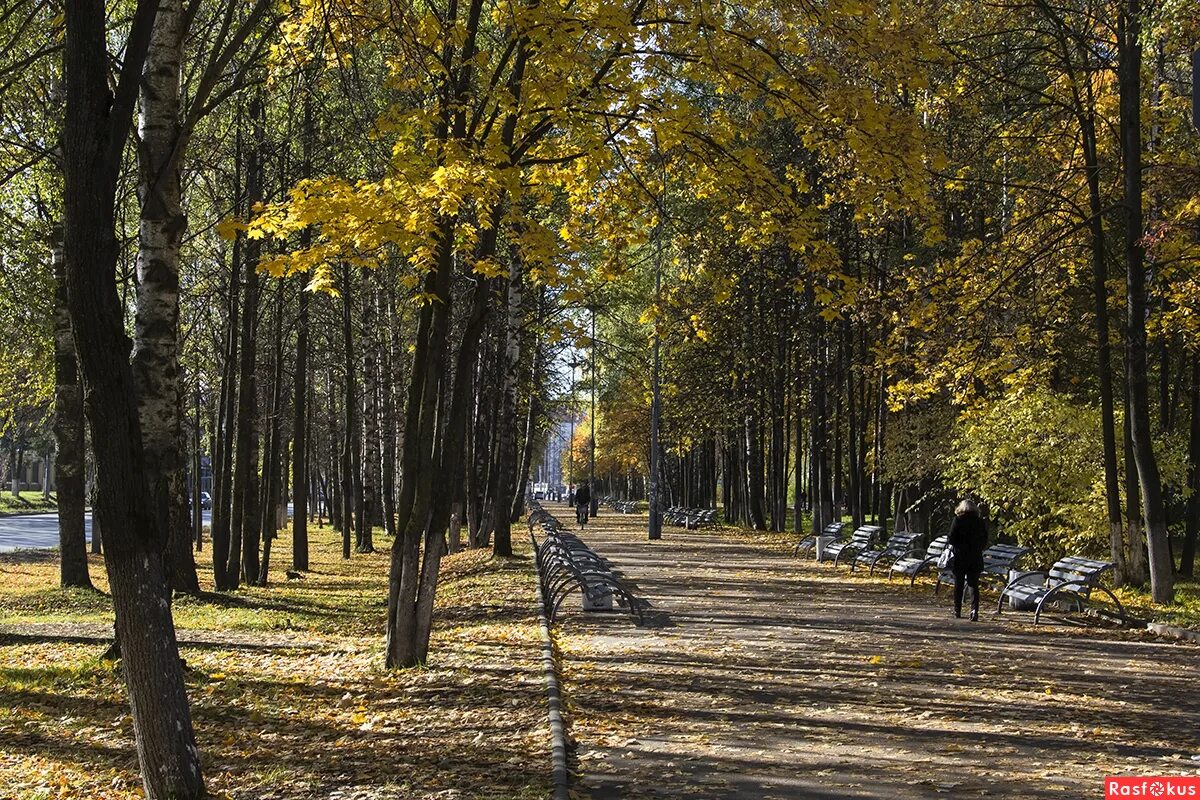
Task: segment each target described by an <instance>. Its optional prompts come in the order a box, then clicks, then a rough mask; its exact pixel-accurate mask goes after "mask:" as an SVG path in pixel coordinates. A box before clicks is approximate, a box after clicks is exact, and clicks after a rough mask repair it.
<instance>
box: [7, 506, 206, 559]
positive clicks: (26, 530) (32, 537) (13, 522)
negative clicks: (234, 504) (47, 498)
mask: <svg viewBox="0 0 1200 800" xmlns="http://www.w3.org/2000/svg"><path fill="white" fill-rule="evenodd" d="M204 524H205V525H211V524H212V511H208V510H206V511H205V512H204ZM83 526H84V531H85V533H86V535H87V540H88V542H89V543H90V542H91V541H92V514H91V512H88V513H87V514H84V516H83ZM49 547H58V514H55V513H50V514H14V515H11V516H6V517H0V553H8V552H11V551H13V550H29V549H39V550H40V549H45V548H49Z"/></svg>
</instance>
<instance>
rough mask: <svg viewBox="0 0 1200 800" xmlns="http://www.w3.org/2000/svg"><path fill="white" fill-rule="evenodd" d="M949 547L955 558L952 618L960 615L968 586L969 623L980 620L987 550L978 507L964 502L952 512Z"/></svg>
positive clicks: (983, 525)
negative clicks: (980, 599)
mask: <svg viewBox="0 0 1200 800" xmlns="http://www.w3.org/2000/svg"><path fill="white" fill-rule="evenodd" d="M950 547H952V548H954V559H953V562H952V564H951V567H950V570H951V571H952V572H953V573H954V616H956V617H961V616H962V602H963V593H964V592H965V591H966V587H967V586H970V587H971V621H972V622H977V621H978V620H979V575H980V573H982V572H983V549H984V548H985V547H987V523H986V522H984V521H983V518H982V517H980V516H979V507H978V506H976V505H975V503H974V502H973V501H971V500H963V501H962V502H961V503H959V504H958V507H957V508H955V509H954V524H953V525H951V526H950Z"/></svg>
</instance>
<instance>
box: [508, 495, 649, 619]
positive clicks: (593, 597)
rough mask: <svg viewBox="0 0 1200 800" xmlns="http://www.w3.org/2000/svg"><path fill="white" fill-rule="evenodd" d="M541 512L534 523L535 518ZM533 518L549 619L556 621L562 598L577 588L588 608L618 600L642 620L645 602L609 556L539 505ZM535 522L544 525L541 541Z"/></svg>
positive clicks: (599, 607)
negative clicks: (618, 573) (636, 596)
mask: <svg viewBox="0 0 1200 800" xmlns="http://www.w3.org/2000/svg"><path fill="white" fill-rule="evenodd" d="M538 512H541V513H540V514H538V521H536V522H535V521H534V520H533V519H532V518H533V516H534V514H535V513H538ZM530 518H531V519H530V529H529V538H530V540H531V541H532V542H533V551H534V559H535V561H536V563H537V571H538V583H539V587H540V589H541V592H542V601H543V607H544V608H545V610H546V618H547V621H548V622H551V623H553V622H554V620H555V618H556V617H557V616H558V611H559V609H560V608H561V607H562V604H563V601H565V600H566V599H567V597H569V596H570V595H571V594H572V593H573V592H574V591H576V590H578V591H579V592H580V594H581V596H582V598H583V609H584V610H585V611H608V610H611V609H612V603H613V601H614V600H615V601H616V602H617V604H618V605H619V606H623V607H624V608H625V609H626V610H627V611H628V612H629V614H630V615H631V616H634V617H637V619H638V622H639V623H640V622H642V621H643V613H642V604H640V603H638V602H637V601H636V600H635V599H634V597H633V595H632V593H630V591H629V590H628V589H627V588H626V587H625V585H624V584H623V583H622V582H621V580H620V579H619V578H617V576H616V575H615V574H614V573H613V570H612V566H611V565H610V564H609V563H608V561H607V560H606V559H604V558H603V557H601V556H600V555H599V554H598V553H596V552H595V551H594V550H592V549H591V548H590V547H588V546H587V545H586V544H585V543H584V542H583V540H582V539H580V538H579V537H578V536H576V535H575V534H573V533H571V532H570V531H569V530H567V529H565V528H564V527H563V526H562V524H561V523H560V522H559V521H558V520H557V518H555V517H554V515H552V514H550V513H549V512H546V511H544V510H543V509H541V508H540V507H538V508H535V509H534V513H531V514H530ZM536 525H541V526H542V530H543V534H544V535H543V537H542V540H541V542H539V541H538V540H537V537H536V536H535V535H534V533H533V528H534V527H535V526H536Z"/></svg>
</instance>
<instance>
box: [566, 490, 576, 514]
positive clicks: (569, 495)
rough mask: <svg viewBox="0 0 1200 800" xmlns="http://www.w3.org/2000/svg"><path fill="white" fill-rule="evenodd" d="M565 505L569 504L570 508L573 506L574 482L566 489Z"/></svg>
mask: <svg viewBox="0 0 1200 800" xmlns="http://www.w3.org/2000/svg"><path fill="white" fill-rule="evenodd" d="M567 505H569V506H570V507H571V508H574V507H575V485H574V484H572V485H571V486H570V488H568V489H567Z"/></svg>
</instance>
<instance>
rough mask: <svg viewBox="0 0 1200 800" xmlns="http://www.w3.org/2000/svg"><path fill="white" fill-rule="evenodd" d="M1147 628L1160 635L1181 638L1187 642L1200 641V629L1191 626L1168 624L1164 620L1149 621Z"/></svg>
mask: <svg viewBox="0 0 1200 800" xmlns="http://www.w3.org/2000/svg"><path fill="white" fill-rule="evenodd" d="M1146 630H1148V631H1150V632H1151V633H1156V634H1158V635H1159V636H1166V637H1169V638H1171V639H1180V640H1182V641H1185V642H1200V631H1194V630H1192V629H1191V628H1180V627H1179V626H1177V625H1167V624H1166V623H1163V622H1147V623H1146Z"/></svg>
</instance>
